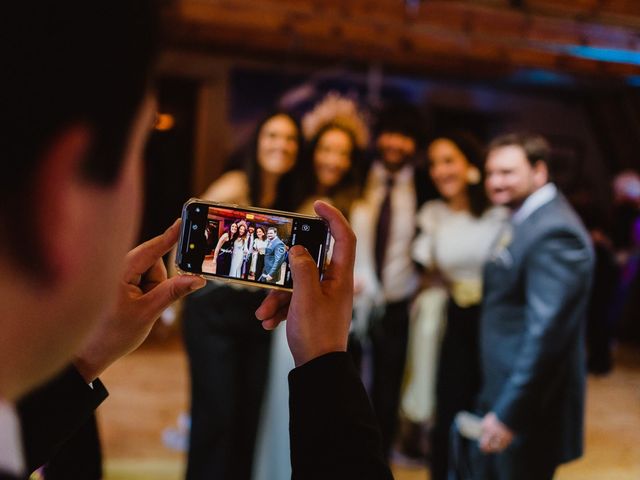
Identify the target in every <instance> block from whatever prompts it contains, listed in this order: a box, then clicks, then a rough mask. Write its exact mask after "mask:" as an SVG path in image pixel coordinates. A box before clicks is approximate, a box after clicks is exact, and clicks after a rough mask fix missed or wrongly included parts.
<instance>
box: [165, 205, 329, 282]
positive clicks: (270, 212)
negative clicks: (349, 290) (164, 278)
mask: <svg viewBox="0 0 640 480" xmlns="http://www.w3.org/2000/svg"><path fill="white" fill-rule="evenodd" d="M193 203H200V204H204V205H210V206H212V207H220V208H230V209H241V210H249V211H252V212H256V213H263V214H268V215H279V216H284V217H295V218H302V219H304V218H307V219H309V220H320V221H322V222H323V223H324V224H325V225H326V226H327V238H326V239H325V243H324V246H323V248H324V251H325V257H324V262H323V264H322V268H321V269H320V279H321V280H322V276H323V275H324V270H325V267H326V265H327V261H328V259H327V255H326V252H328V251H329V250H328V249H329V246H330V243H331V230H330V228H329V224H328V223H327V222H326V220H325V219H324V218H322V217H318V216H314V215H303V214H299V213H295V212H285V211H283V210H271V209H268V208H260V207H252V206H243V205H238V204H235V203H222V202H213V201H209V200H202V199H200V198H195V197H194V198H190V199H189V200H187V201H186V202H185V204H184V205H183V206H182V216H181V218H182V225H183V226H184V225H185V224H186V220H187V208H188V207H189V205H191V204H193ZM182 228H184V227H181V230H180V238H179V241H178V252H179V253H178V255H176V260H175V267H176V270H177V271H178V272H179V273H180V274H182V275H197V276H200V277H203V278H206V279H207V280H212V281H215V282H225V283H231V284H238V285H242V286H244V287H250V288H266V289H269V290H282V291H285V292H291V291H293V289H292V288H289V287H284V286H282V285H277V284H273V283H258V282H254V281H249V280H244V279H239V278H228V277H222V276H217V275H213V274H209V273H194V272H189V271H185V270H183V269H181V268H180V265H179V263H178V258H179V255H180V252H182V248H183V239H184V238H185V235H183V231H182Z"/></svg>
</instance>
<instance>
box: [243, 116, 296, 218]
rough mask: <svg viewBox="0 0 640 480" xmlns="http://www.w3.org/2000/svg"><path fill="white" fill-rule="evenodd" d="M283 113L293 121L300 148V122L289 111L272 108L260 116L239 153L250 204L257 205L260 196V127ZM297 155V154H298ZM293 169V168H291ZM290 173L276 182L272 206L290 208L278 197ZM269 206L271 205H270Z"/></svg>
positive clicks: (285, 185) (290, 180)
mask: <svg viewBox="0 0 640 480" xmlns="http://www.w3.org/2000/svg"><path fill="white" fill-rule="evenodd" d="M280 115H283V116H285V117H287V118H288V119H289V120H291V121H292V122H293V124H294V125H295V127H296V136H297V138H296V141H297V142H298V149H301V148H302V133H301V129H300V122H298V120H297V119H296V118H295V117H293V116H292V115H291V114H290V113H287V112H285V111H283V110H273V111H271V112H270V113H269V114H268V115H266V116H265V117H263V118H262V120H260V122H258V125H257V126H256V128H255V130H254V132H253V136H252V137H251V140H250V142H249V143H248V144H247V146H246V147H245V148H244V150H243V151H242V152H241V153H240V154H239V156H240V157H241V158H242V160H241V162H242V168H243V170H244V171H245V173H246V174H247V179H248V181H249V197H250V199H251V204H252V205H259V204H260V200H261V198H262V178H261V172H262V170H261V168H260V164H259V163H258V140H259V138H260V131H261V130H262V127H264V125H265V124H266V123H267V122H268V121H269V120H271V119H272V118H274V117H277V116H280ZM298 155H299V154H298ZM296 163H297V162H296ZM292 170H293V169H292ZM290 173H291V172H289V173H286V174H285V175H284V176H283V179H284V178H285V177H287V181H286V182H283V181H282V179H281V181H280V182H279V184H278V191H277V194H276V200H275V202H274V205H273V206H272V207H274V208H281V209H283V210H290V209H291V207H290V206H289V205H286V204H283V200H282V199H281V198H280V197H281V196H282V195H284V194H286V193H287V190H288V188H289V187H290V184H291V183H292V178H291V176H290ZM270 207H271V206H270Z"/></svg>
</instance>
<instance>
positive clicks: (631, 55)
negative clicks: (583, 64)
mask: <svg viewBox="0 0 640 480" xmlns="http://www.w3.org/2000/svg"><path fill="white" fill-rule="evenodd" d="M561 50H562V51H564V52H565V53H568V54H569V55H573V56H574V57H579V58H586V59H588V60H597V61H600V62H612V63H626V64H629V65H640V52H636V51H634V50H623V49H620V48H601V47H588V46H585V45H569V46H566V47H562V48H561Z"/></svg>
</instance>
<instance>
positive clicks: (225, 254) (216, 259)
mask: <svg viewBox="0 0 640 480" xmlns="http://www.w3.org/2000/svg"><path fill="white" fill-rule="evenodd" d="M237 235H238V224H237V223H236V222H234V223H232V224H231V225H229V227H228V228H227V229H226V231H225V232H224V233H223V234H222V235H220V238H219V239H218V243H217V244H216V248H215V250H214V251H213V271H212V273H217V274H218V275H229V271H230V270H231V256H232V255H233V243H234V242H235V240H236V236H237Z"/></svg>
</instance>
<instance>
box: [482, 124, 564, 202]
mask: <svg viewBox="0 0 640 480" xmlns="http://www.w3.org/2000/svg"><path fill="white" fill-rule="evenodd" d="M550 151H551V149H550V147H549V144H548V142H547V141H546V140H545V139H544V138H543V137H541V136H540V135H534V134H526V133H511V134H507V135H502V136H499V137H497V138H496V139H494V140H493V141H492V142H491V143H490V144H489V148H488V154H487V160H486V163H485V175H486V180H485V185H486V189H487V195H488V196H489V199H490V200H491V202H492V203H493V204H495V205H504V206H507V207H509V208H512V209H514V208H518V207H519V206H520V205H522V203H523V202H524V201H525V200H526V199H527V197H528V196H529V195H531V194H532V193H534V192H535V191H536V190H538V189H539V188H540V187H542V186H544V185H545V184H546V183H547V182H548V181H549V170H548V162H549V155H550Z"/></svg>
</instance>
